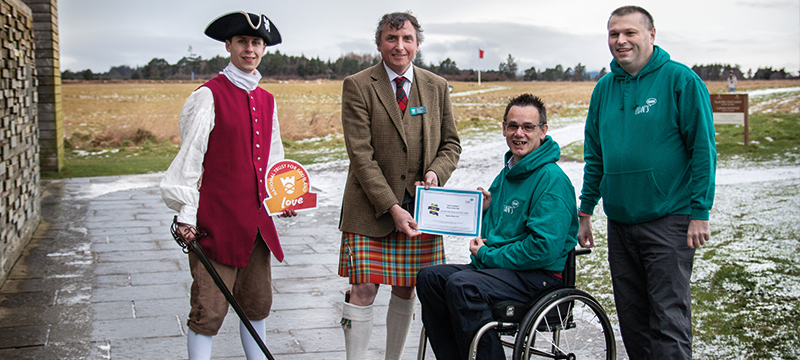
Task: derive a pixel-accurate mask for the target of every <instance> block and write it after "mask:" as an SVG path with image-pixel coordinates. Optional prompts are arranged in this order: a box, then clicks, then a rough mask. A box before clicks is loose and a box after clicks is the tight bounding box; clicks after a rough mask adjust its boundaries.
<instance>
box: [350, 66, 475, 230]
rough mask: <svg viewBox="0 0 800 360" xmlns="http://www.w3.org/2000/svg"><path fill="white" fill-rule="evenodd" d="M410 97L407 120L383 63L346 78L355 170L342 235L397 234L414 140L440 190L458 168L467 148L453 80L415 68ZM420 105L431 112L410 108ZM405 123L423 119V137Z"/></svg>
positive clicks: (353, 167)
mask: <svg viewBox="0 0 800 360" xmlns="http://www.w3.org/2000/svg"><path fill="white" fill-rule="evenodd" d="M412 66H413V65H412ZM415 92H416V94H415ZM417 95H418V96H417ZM408 99H409V103H408V109H406V114H405V118H404V117H403V114H402V113H401V112H400V108H399V107H398V105H397V100H396V99H395V94H394V93H393V92H392V85H391V83H390V82H389V75H388V74H386V69H385V68H384V67H383V63H382V62H381V63H378V64H377V65H375V66H373V67H370V68H368V69H365V70H363V71H361V72H359V73H358V74H355V75H351V76H348V77H347V78H345V79H344V83H343V85H342V128H343V131H344V139H345V144H346V146H347V155H348V156H349V158H350V167H349V171H348V174H347V182H346V183H345V188H344V199H343V200H342V212H341V217H340V221H339V229H340V230H341V231H344V232H349V233H355V234H360V235H366V236H370V237H384V236H386V235H388V234H389V233H391V232H392V231H393V230H395V225H394V220H393V219H392V216H391V215H390V214H389V212H388V211H389V208H390V207H392V206H393V205H395V204H401V203H402V200H403V197H404V194H405V184H406V174H408V161H409V159H408V149H407V146H408V144H409V142H411V141H417V142H421V148H422V164H423V167H424V168H423V169H422V171H421V173H422V174H423V176H424V174H425V173H427V172H428V171H433V172H434V173H436V176H437V177H438V178H439V186H443V185H444V184H445V182H447V180H448V179H449V178H450V174H452V172H453V170H455V168H456V164H457V163H458V159H459V156H460V154H461V145H460V140H459V138H458V132H457V131H456V123H455V119H454V118H453V109H452V107H451V105H450V92H449V89H448V86H447V81H446V80H445V79H443V78H441V77H440V76H437V75H435V74H433V73H431V72H429V71H426V70H424V69H421V68H419V67H415V68H414V80H413V82H412V84H411V91H410V93H409V94H408ZM420 106H425V108H426V110H427V113H425V114H422V115H416V116H411V115H410V114H409V110H410V108H412V107H420ZM403 121H421V122H422V139H418V138H409V137H408V136H406V134H405V131H404V127H403ZM416 180H423V179H416ZM412 195H414V194H412Z"/></svg>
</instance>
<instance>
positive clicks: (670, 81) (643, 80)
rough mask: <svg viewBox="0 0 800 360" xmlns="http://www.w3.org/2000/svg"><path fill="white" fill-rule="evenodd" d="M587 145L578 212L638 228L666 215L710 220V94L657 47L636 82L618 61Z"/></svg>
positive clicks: (598, 97)
mask: <svg viewBox="0 0 800 360" xmlns="http://www.w3.org/2000/svg"><path fill="white" fill-rule="evenodd" d="M585 135H586V137H585V139H584V160H585V161H586V166H585V167H584V176H583V189H582V190H581V196H580V200H581V206H580V210H581V211H582V212H584V213H587V214H592V213H593V211H594V207H595V206H596V205H597V202H598V200H599V199H600V198H601V197H602V198H603V209H604V210H605V213H606V215H608V218H609V219H611V220H614V221H617V222H621V223H624V224H637V223H642V222H646V221H650V220H655V219H658V218H661V217H664V216H667V215H690V216H691V219H692V220H708V212H709V210H710V209H711V206H712V204H713V202H714V174H715V172H716V166H717V149H716V145H715V143H714V124H713V118H712V111H711V103H710V101H709V95H708V89H707V88H706V85H705V84H704V83H703V81H702V80H700V77H698V76H697V74H695V73H694V71H692V70H691V69H689V68H688V67H686V66H685V65H683V64H680V63H677V62H675V61H672V60H670V57H669V54H668V53H667V52H666V51H664V50H663V49H661V48H660V47H658V46H655V47H654V52H653V56H652V57H651V58H650V61H649V62H648V63H647V65H645V67H644V68H643V69H642V70H641V71H640V72H639V73H638V74H636V76H630V75H628V73H626V72H625V70H623V69H622V67H620V66H619V64H618V63H617V61H616V60H613V61H612V62H611V73H609V74H607V75H605V76H603V78H602V79H600V80H599V81H598V82H597V85H596V86H595V88H594V91H593V92H592V99H591V102H590V103H589V114H588V116H587V118H586V134H585Z"/></svg>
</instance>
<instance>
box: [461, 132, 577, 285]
mask: <svg viewBox="0 0 800 360" xmlns="http://www.w3.org/2000/svg"><path fill="white" fill-rule="evenodd" d="M511 156H512V154H511V151H509V152H508V153H506V156H505V159H506V164H508V159H509V158H511ZM560 157H561V149H560V148H559V147H558V144H557V143H556V142H555V141H554V140H553V139H552V138H551V137H550V136H546V137H545V139H544V141H543V142H542V145H541V146H539V148H537V149H536V150H534V151H533V152H531V153H530V154H528V155H526V156H525V157H524V158H522V160H520V161H519V162H517V163H516V164H515V165H514V166H513V167H512V168H511V169H509V168H508V165H506V166H504V167H503V171H501V172H500V174H499V175H497V177H496V178H495V179H494V182H493V183H492V186H491V187H490V188H489V192H490V193H491V194H492V201H491V202H490V203H489V208H488V209H486V211H485V212H484V214H483V222H482V223H481V237H483V238H485V239H486V243H485V244H486V246H482V247H481V248H480V250H478V256H477V258H476V257H474V256H472V257H471V258H472V264H473V266H475V267H476V268H478V269H484V268H505V269H513V270H536V269H543V270H548V271H553V272H558V273H560V272H562V271H564V266H565V264H566V261H567V254H568V253H569V251H570V250H572V249H573V248H575V245H576V244H577V242H578V238H577V234H578V211H577V202H576V201H575V188H574V187H573V186H572V182H571V181H570V180H569V177H567V175H566V174H565V173H564V171H563V170H561V167H559V166H558V165H557V164H556V161H558V159H559V158H560Z"/></svg>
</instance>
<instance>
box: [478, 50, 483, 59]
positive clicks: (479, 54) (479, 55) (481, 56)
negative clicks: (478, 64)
mask: <svg viewBox="0 0 800 360" xmlns="http://www.w3.org/2000/svg"><path fill="white" fill-rule="evenodd" d="M478 57H479V58H481V59H483V50H481V49H478Z"/></svg>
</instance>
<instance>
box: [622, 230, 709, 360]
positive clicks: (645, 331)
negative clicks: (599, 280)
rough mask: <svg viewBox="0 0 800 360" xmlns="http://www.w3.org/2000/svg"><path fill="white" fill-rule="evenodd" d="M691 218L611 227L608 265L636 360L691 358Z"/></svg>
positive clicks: (628, 346)
mask: <svg viewBox="0 0 800 360" xmlns="http://www.w3.org/2000/svg"><path fill="white" fill-rule="evenodd" d="M688 229H689V215H672V216H665V217H663V218H660V219H656V220H653V221H649V222H645V223H640V224H632V225H628V224H622V223H618V222H615V221H613V220H609V221H608V262H609V265H610V267H611V278H612V281H613V284H614V300H615V302H616V305H617V315H618V316H619V325H620V330H621V331H622V340H623V342H624V343H625V350H626V351H627V352H628V356H629V357H630V358H631V359H642V360H647V359H691V358H692V310H691V303H692V293H691V284H690V279H691V277H692V261H693V259H694V249H692V248H690V247H689V246H688V245H686V234H687V232H688Z"/></svg>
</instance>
